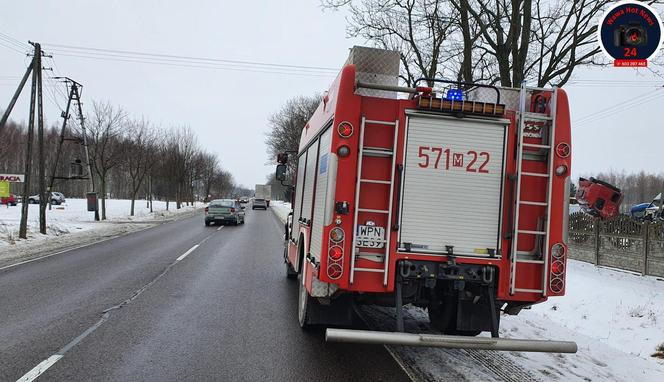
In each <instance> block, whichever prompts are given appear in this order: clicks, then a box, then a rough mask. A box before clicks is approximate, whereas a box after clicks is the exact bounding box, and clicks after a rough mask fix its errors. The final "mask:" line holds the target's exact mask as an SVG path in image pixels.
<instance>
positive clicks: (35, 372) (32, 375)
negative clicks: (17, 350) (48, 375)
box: [16, 354, 63, 382]
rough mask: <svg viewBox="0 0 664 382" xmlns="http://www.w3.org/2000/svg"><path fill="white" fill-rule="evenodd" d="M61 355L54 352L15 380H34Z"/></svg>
mask: <svg viewBox="0 0 664 382" xmlns="http://www.w3.org/2000/svg"><path fill="white" fill-rule="evenodd" d="M62 357H63V356H62V355H60V354H54V355H52V356H50V357H48V358H46V359H45V360H43V361H42V362H41V363H40V364H39V365H37V366H35V367H34V368H33V369H32V370H30V371H28V372H27V373H25V375H24V376H22V377H21V378H19V379H17V380H16V382H31V381H34V380H35V379H36V378H37V377H39V376H40V375H42V374H44V372H46V370H48V368H49V367H51V366H53V364H54V363H56V362H58V361H59V360H60V358H62Z"/></svg>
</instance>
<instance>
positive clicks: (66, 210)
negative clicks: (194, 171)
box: [0, 199, 203, 265]
mask: <svg viewBox="0 0 664 382" xmlns="http://www.w3.org/2000/svg"><path fill="white" fill-rule="evenodd" d="M152 205H153V211H154V212H152V213H150V209H149V207H147V204H146V202H145V200H137V201H136V204H135V211H134V216H129V213H130V206H131V201H130V200H118V199H109V200H107V201H106V216H107V218H108V220H106V221H102V222H95V221H94V213H92V212H88V211H87V202H86V200H85V199H67V202H66V203H64V204H63V205H60V206H55V205H54V206H52V209H51V210H48V209H47V210H46V223H47V224H46V226H47V234H46V235H41V234H40V233H39V205H37V204H30V205H29V210H28V239H27V240H19V239H18V228H19V222H20V219H21V205H20V204H19V205H17V206H12V207H7V206H4V205H2V206H0V265H5V264H6V263H9V262H15V260H16V258H24V257H33V256H35V255H37V254H39V253H42V252H48V251H52V250H55V249H58V248H62V247H68V246H74V245H77V244H82V243H84V242H90V241H98V240H101V239H104V238H107V237H112V236H116V235H119V234H122V233H126V232H130V231H134V230H137V229H141V228H146V227H149V226H151V225H152V224H155V223H157V222H159V221H163V220H165V219H168V218H172V217H175V216H178V215H181V214H183V213H184V214H186V213H193V212H194V211H195V210H196V208H200V207H202V206H203V204H202V203H197V205H196V206H188V207H183V208H181V209H180V210H176V209H175V203H173V202H171V203H170V204H169V211H166V202H161V201H153V204H152Z"/></svg>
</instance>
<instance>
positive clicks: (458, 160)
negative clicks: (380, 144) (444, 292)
mask: <svg viewBox="0 0 664 382" xmlns="http://www.w3.org/2000/svg"><path fill="white" fill-rule="evenodd" d="M508 124H509V121H508V120H504V119H500V120H498V119H472V118H468V117H466V118H455V117H449V116H441V115H431V114H422V113H410V114H409V116H408V122H407V130H406V142H405V145H406V147H405V149H406V151H405V152H406V156H405V159H404V173H403V182H402V187H401V211H400V214H399V216H400V227H401V228H400V230H399V247H400V250H406V251H410V252H422V253H434V254H437V253H441V254H444V253H449V252H448V251H449V250H451V251H453V253H454V254H455V255H459V256H464V255H466V256H490V255H492V254H499V253H500V251H499V245H500V240H499V237H500V235H499V233H500V229H501V227H500V223H501V219H500V218H501V216H500V211H501V202H502V200H503V179H504V159H505V158H504V152H505V142H506V132H507V126H508Z"/></svg>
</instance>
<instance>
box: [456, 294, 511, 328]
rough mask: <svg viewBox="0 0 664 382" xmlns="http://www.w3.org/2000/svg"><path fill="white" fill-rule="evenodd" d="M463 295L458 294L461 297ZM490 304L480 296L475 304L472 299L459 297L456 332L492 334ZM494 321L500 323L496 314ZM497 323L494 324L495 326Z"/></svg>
mask: <svg viewBox="0 0 664 382" xmlns="http://www.w3.org/2000/svg"><path fill="white" fill-rule="evenodd" d="M462 294H463V293H460V295H462ZM490 305H491V304H489V301H488V299H487V298H486V297H485V296H482V297H481V298H480V299H479V300H478V301H477V302H474V301H473V298H463V297H461V296H460V297H459V300H458V304H457V315H456V330H457V331H462V332H463V331H467V332H473V331H481V332H492V331H493V328H494V326H493V322H492V315H491V306H490ZM495 316H496V320H498V321H500V315H499V314H496V315H495ZM498 325H499V322H497V323H496V326H498Z"/></svg>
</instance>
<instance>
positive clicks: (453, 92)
mask: <svg viewBox="0 0 664 382" xmlns="http://www.w3.org/2000/svg"><path fill="white" fill-rule="evenodd" d="M445 99H448V100H450V101H463V91H462V90H461V89H448V90H447V95H446V96H445Z"/></svg>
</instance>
